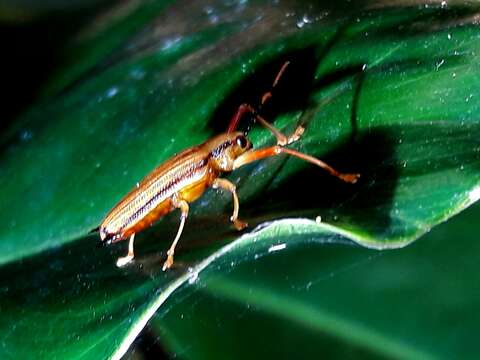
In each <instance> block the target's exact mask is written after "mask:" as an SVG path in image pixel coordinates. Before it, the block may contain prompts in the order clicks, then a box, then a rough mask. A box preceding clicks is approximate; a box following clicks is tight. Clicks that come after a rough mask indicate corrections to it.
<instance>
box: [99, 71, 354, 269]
mask: <svg viewBox="0 0 480 360" xmlns="http://www.w3.org/2000/svg"><path fill="white" fill-rule="evenodd" d="M287 65H288V62H287V63H285V64H284V65H283V66H282V68H281V69H280V72H279V73H278V75H277V76H276V78H275V81H274V82H273V86H272V88H273V87H275V86H276V85H277V82H278V81H279V79H280V77H281V76H282V74H283V72H284V71H285V68H286V67H287ZM270 97H271V92H267V93H265V94H264V95H263V97H262V100H261V105H263V104H264V103H265V102H266V101H267V100H268V99H269V98H270ZM248 112H249V113H252V114H253V115H254V116H255V119H256V120H257V121H258V122H259V123H260V124H261V125H263V126H264V127H265V128H267V129H268V130H269V131H270V132H271V133H272V134H273V135H274V136H275V137H276V139H277V145H275V146H270V147H266V148H262V149H258V150H253V149H252V143H251V142H250V140H249V139H247V137H246V136H245V134H244V133H242V132H239V131H236V128H237V126H238V123H239V121H240V119H241V117H242V116H243V115H244V114H245V113H248ZM303 131H304V128H303V127H301V126H299V127H298V128H297V129H296V130H295V132H294V133H293V134H292V135H291V136H288V137H287V136H285V135H283V134H282V133H281V132H280V131H278V130H277V129H276V128H275V127H273V126H272V125H271V124H270V123H268V122H267V121H266V120H265V119H263V118H262V117H261V116H260V115H259V114H258V113H257V111H256V110H255V109H254V108H253V107H252V106H250V105H248V104H242V105H240V107H239V108H238V110H237V112H236V113H235V115H234V116H233V118H232V120H231V121H230V125H229V127H228V130H227V132H225V133H223V134H220V135H217V136H215V137H213V138H212V139H209V140H207V141H206V142H204V143H203V144H201V145H198V146H194V147H191V148H189V149H186V150H184V151H183V152H181V153H180V154H178V155H176V156H174V157H173V158H171V159H170V160H167V161H166V162H164V163H163V164H161V165H160V166H159V167H157V168H156V169H154V170H153V171H152V172H151V173H150V174H149V175H147V177H145V178H144V179H143V180H142V181H141V182H140V183H139V184H138V185H137V187H135V188H134V189H133V190H132V191H130V192H129V193H128V194H127V195H126V196H125V197H124V198H123V199H122V200H120V202H119V203H118V204H117V205H115V207H114V208H113V209H112V210H111V211H110V212H109V213H108V215H107V216H106V217H105V219H104V220H103V222H102V224H101V225H100V227H99V231H100V238H101V240H102V241H105V242H106V243H107V244H110V243H114V242H117V241H120V240H124V239H127V238H130V241H129V245H128V254H127V256H125V257H121V258H119V259H118V260H117V266H119V267H120V266H124V265H125V264H127V263H129V262H130V261H131V260H132V259H133V257H134V251H133V241H134V237H135V234H136V233H138V232H139V231H142V230H143V229H145V228H147V227H149V226H151V225H152V224H153V223H154V222H155V221H156V220H158V219H159V218H160V217H162V216H163V215H165V214H167V213H169V212H171V211H173V210H175V209H180V211H181V215H180V226H179V228H178V231H177V235H176V236H175V239H174V240H173V243H172V245H171V246H170V249H169V250H168V251H167V260H166V261H165V263H164V265H163V270H166V269H168V268H170V267H171V266H172V264H173V255H174V252H175V246H176V245H177V242H178V240H179V239H180V236H181V234H182V231H183V226H184V224H185V220H186V219H187V216H188V209H189V206H188V204H189V203H191V202H192V201H195V200H196V199H198V198H199V197H200V196H201V195H202V194H203V192H204V191H205V190H206V189H207V188H208V187H213V188H222V189H224V190H226V191H229V192H230V193H232V195H233V215H232V216H231V218H230V220H231V221H232V222H233V225H234V226H235V228H237V229H238V230H242V229H243V228H245V227H246V226H247V224H246V223H245V222H243V221H241V220H239V219H238V209H239V204H238V197H237V193H236V189H235V185H234V184H232V183H231V182H230V181H228V180H226V179H222V178H220V175H221V174H222V173H228V172H231V171H233V170H235V169H238V168H239V167H241V166H243V165H245V164H249V163H251V162H253V161H256V160H259V159H263V158H267V157H270V156H275V155H279V154H282V153H285V154H289V155H292V156H295V157H297V158H300V159H302V160H305V161H308V162H311V163H312V164H315V165H317V166H320V167H321V168H323V169H325V170H327V171H328V172H329V173H330V174H332V175H334V176H336V177H338V178H340V179H342V180H343V181H346V182H349V183H355V182H356V181H357V179H358V177H359V174H342V173H339V172H338V171H337V170H335V169H333V168H332V167H330V166H329V165H327V164H326V163H324V162H322V161H321V160H319V159H316V158H314V157H312V156H309V155H306V154H303V153H300V152H298V151H295V150H292V149H289V148H287V147H285V146H286V145H288V144H291V143H292V142H294V141H296V140H298V139H299V138H300V136H301V135H302V133H303Z"/></svg>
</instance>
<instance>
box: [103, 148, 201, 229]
mask: <svg viewBox="0 0 480 360" xmlns="http://www.w3.org/2000/svg"><path fill="white" fill-rule="evenodd" d="M196 150H197V149H196V148H191V149H188V150H186V151H184V152H182V153H180V154H179V155H177V156H175V157H173V158H172V159H170V160H168V161H166V162H165V163H163V164H162V165H160V166H159V167H157V168H156V169H155V170H153V172H152V173H151V174H150V175H148V176H147V177H146V178H144V179H143V180H142V181H141V182H140V183H139V184H138V185H137V187H135V188H134V189H133V190H132V191H130V193H128V194H127V195H126V196H125V197H124V198H123V199H122V200H120V202H119V203H118V204H117V205H116V206H115V207H114V208H113V209H112V210H111V212H110V213H109V214H108V215H107V216H106V218H105V220H104V221H103V222H102V225H101V226H100V230H101V231H102V229H103V231H105V232H106V233H107V234H115V235H121V237H122V238H125V237H126V236H128V234H130V233H133V232H137V231H139V230H141V229H143V228H145V227H147V226H149V225H150V224H152V223H153V222H155V220H157V219H158V218H160V217H161V216H162V215H165V214H166V213H168V212H170V211H171V210H172V205H171V201H170V198H171V197H172V196H173V195H174V194H175V193H178V192H179V191H180V190H182V189H185V188H186V187H188V186H189V185H192V184H195V183H198V182H202V181H204V179H205V178H206V176H208V171H207V165H208V157H207V156H199V154H198V151H196ZM167 200H168V201H167ZM157 208H158V209H157ZM157 210H158V211H157ZM137 228H138V229H137ZM140 228H141V229H140ZM133 229H135V231H132V230H133Z"/></svg>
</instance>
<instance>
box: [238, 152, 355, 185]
mask: <svg viewBox="0 0 480 360" xmlns="http://www.w3.org/2000/svg"><path fill="white" fill-rule="evenodd" d="M282 153H285V154H288V155H292V156H295V157H297V158H299V159H302V160H305V161H308V162H310V163H312V164H314V165H317V166H319V167H321V168H322V169H325V170H326V171H328V172H329V173H330V174H331V175H333V176H336V177H338V178H339V179H341V180H343V181H345V182H348V183H352V184H353V183H355V182H357V180H358V178H359V177H360V174H343V173H340V172H338V171H337V170H335V169H334V168H332V167H331V166H330V165H328V164H326V163H324V162H323V161H321V160H319V159H317V158H315V157H313V156H310V155H307V154H304V153H301V152H298V151H296V150H292V149H289V148H286V147H283V146H278V145H277V146H271V147H267V148H263V149H258V150H250V151H247V152H246V153H243V154H242V155H240V156H239V157H238V158H236V159H235V161H234V163H233V169H238V168H239V167H241V166H243V165H245V164H248V163H251V162H253V161H256V160H260V159H264V158H267V157H271V156H275V155H279V154H282Z"/></svg>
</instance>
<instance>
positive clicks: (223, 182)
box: [212, 178, 248, 230]
mask: <svg viewBox="0 0 480 360" xmlns="http://www.w3.org/2000/svg"><path fill="white" fill-rule="evenodd" d="M212 187H213V188H214V189H217V188H222V189H224V190H227V191H229V192H231V193H232V195H233V215H232V216H231V217H230V221H231V222H233V225H234V226H235V228H236V229H237V230H242V229H244V228H246V227H247V226H248V224H247V223H246V222H243V221H241V220H238V209H239V204H238V196H237V190H236V187H235V185H234V184H232V183H231V182H230V181H228V180H227V179H220V178H217V179H215V180H214V181H213V184H212Z"/></svg>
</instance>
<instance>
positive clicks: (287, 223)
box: [0, 2, 480, 358]
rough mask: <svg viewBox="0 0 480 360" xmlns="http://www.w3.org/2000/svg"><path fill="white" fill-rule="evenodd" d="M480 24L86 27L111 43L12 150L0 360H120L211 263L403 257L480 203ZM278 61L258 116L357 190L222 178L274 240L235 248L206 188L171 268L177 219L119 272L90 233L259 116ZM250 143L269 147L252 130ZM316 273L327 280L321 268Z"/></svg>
mask: <svg viewBox="0 0 480 360" xmlns="http://www.w3.org/2000/svg"><path fill="white" fill-rule="evenodd" d="M473 13H474V9H473V10H472V9H468V8H465V9H463V8H454V9H441V8H438V9H431V8H427V9H425V8H419V9H414V8H405V9H378V10H371V11H368V12H358V13H357V12H354V13H353V15H352V14H350V13H347V15H345V13H343V12H336V11H334V10H331V11H330V10H328V11H327V10H326V9H324V8H322V7H319V8H317V7H313V6H308V5H307V4H293V5H292V4H288V5H282V4H280V5H278V4H277V5H275V4H274V5H272V4H269V3H263V2H260V3H255V4H224V3H215V4H213V5H209V6H207V7H205V5H204V4H201V3H198V5H195V6H194V7H193V8H190V7H185V6H184V5H183V4H174V5H170V6H168V5H165V3H163V2H160V3H158V4H157V3H155V5H152V4H145V5H143V4H142V5H138V7H135V11H131V12H130V13H129V15H126V16H124V17H122V18H121V19H122V20H118V17H114V20H115V21H114V20H111V22H110V23H108V21H107V25H105V26H107V28H106V29H105V28H104V29H102V32H100V31H99V30H98V28H97V29H96V28H95V26H94V25H95V24H93V25H92V28H90V29H85V31H86V32H87V33H88V31H87V30H90V31H93V32H95V30H97V31H99V34H107V35H108V34H110V35H108V36H105V37H102V36H97V37H96V36H92V37H87V38H84V39H83V40H82V41H84V42H83V45H82V46H80V47H79V48H78V49H77V51H78V52H70V54H71V56H70V57H68V56H67V57H66V59H67V60H66V63H65V64H64V65H63V66H61V67H59V69H58V72H57V73H56V74H55V76H54V77H53V78H52V80H51V82H50V83H48V84H46V90H45V92H44V99H43V100H42V102H41V103H39V104H37V105H36V106H35V107H33V108H32V109H30V110H29V111H28V112H27V113H26V114H25V115H24V116H23V117H22V118H21V119H19V120H18V121H17V122H16V123H15V125H14V126H13V127H12V128H10V130H9V131H8V132H7V133H5V134H3V135H2V137H1V138H0V143H1V145H2V150H3V151H2V156H1V158H0V164H1V166H0V175H1V176H0V188H1V189H2V200H3V201H2V203H1V204H0V208H1V211H2V216H1V217H0V238H1V239H2V242H0V263H2V264H4V265H3V267H2V271H3V277H2V279H3V280H0V292H1V294H2V296H1V300H0V309H1V316H0V330H2V332H3V333H4V334H6V335H5V339H6V340H4V342H3V347H2V350H0V355H1V357H2V358H8V357H12V356H14V357H15V358H28V357H31V349H32V346H35V349H38V350H37V352H38V355H40V356H42V357H48V358H55V357H57V358H66V357H69V358H70V357H71V358H98V357H99V356H101V357H116V358H118V357H120V356H122V355H123V354H124V353H125V351H126V350H127V348H128V346H129V345H130V344H131V342H132V341H133V340H134V338H135V337H136V336H137V335H138V333H139V332H140V331H141V329H142V328H143V326H145V324H146V322H147V321H148V319H150V318H151V316H153V314H154V313H155V311H156V310H157V309H158V308H159V307H160V306H161V305H162V304H163V303H164V301H165V300H166V299H167V298H169V296H170V295H171V294H172V293H173V291H175V290H176V289H177V288H178V287H180V286H182V285H183V284H185V282H188V280H191V279H193V280H194V278H195V276H203V275H199V274H200V273H201V271H203V270H204V269H205V270H207V271H208V272H209V273H212V272H213V273H215V272H223V271H224V269H225V267H226V266H228V267H232V268H233V269H235V267H236V266H235V264H237V263H238V262H242V261H245V260H252V259H255V256H258V255H259V254H262V253H268V249H269V248H271V246H273V245H275V244H278V241H277V240H278V239H282V241H284V242H285V244H288V248H289V249H290V247H291V248H295V249H296V248H298V249H302V248H303V247H308V246H309V244H311V243H312V242H315V241H317V242H324V240H325V237H327V238H332V237H333V239H334V240H333V241H335V242H336V241H337V240H335V239H337V238H338V236H344V237H347V238H349V239H352V240H354V241H356V242H358V243H360V244H362V245H366V246H369V247H375V248H392V247H400V246H404V245H406V244H407V243H409V242H411V241H413V240H415V239H417V238H418V237H419V236H420V235H422V234H423V233H425V232H427V231H429V229H430V228H432V227H433V226H435V225H437V224H438V223H440V222H442V221H444V220H446V219H448V218H449V217H451V216H452V215H454V214H456V213H457V212H459V211H461V210H463V209H464V208H466V207H467V206H469V205H470V204H472V203H473V202H475V201H476V200H478V198H479V197H480V194H479V189H480V187H479V183H480V181H479V180H480V175H479V174H480V172H479V171H478V170H479V165H480V142H479V140H478V134H479V130H480V122H479V118H478V116H477V113H478V110H479V107H480V97H479V94H478V91H477V89H478V88H479V85H480V78H479V77H478V76H477V74H478V70H479V69H478V67H479V65H478V61H477V59H476V54H477V52H478V50H479V49H478V47H479V46H480V45H478V41H477V38H478V36H479V30H478V27H477V26H476V25H474V24H472V23H471V21H470V19H471V16H472V14H473ZM340 14H342V15H340ZM107 20H108V17H107ZM139 24H140V25H141V26H140V25H139ZM109 26H110V27H109ZM117 27H120V28H121V29H123V30H124V31H120V32H118V38H117V37H115V36H114V35H113V34H115V33H117V32H115V31H114V29H116V28H117ZM89 45H90V46H89ZM92 49H93V50H92ZM112 49H114V50H113V51H112ZM67 50H68V48H67ZM67 50H66V51H67ZM107 50H108V51H107ZM110 51H111V52H110ZM107 53H109V55H105V54H107ZM72 54H73V55H75V56H73V55H72ZM83 55H85V57H83ZM285 60H289V61H290V65H289V67H288V68H287V71H286V73H285V75H284V76H283V77H282V79H281V80H280V83H279V86H278V88H276V89H275V91H274V92H273V95H274V96H273V98H272V100H271V101H270V102H269V103H268V104H267V105H266V106H265V107H264V108H263V109H262V113H263V114H264V116H265V117H266V118H267V119H271V120H274V121H275V125H276V126H278V127H279V128H281V129H282V130H284V131H285V132H287V133H288V132H290V131H292V130H293V129H294V128H295V126H296V125H297V124H304V125H305V127H306V131H305V134H304V136H303V138H302V139H301V140H300V141H299V142H297V143H296V144H294V145H292V147H294V148H296V149H298V150H300V151H304V152H306V153H309V154H312V155H315V156H318V157H321V158H322V159H324V160H326V161H327V162H328V163H330V164H331V165H332V166H334V167H336V168H338V169H340V170H342V171H345V172H360V173H361V174H362V177H361V180H360V181H359V183H358V184H355V185H350V184H343V183H342V182H340V181H339V180H338V179H336V178H333V177H330V176H329V175H327V174H326V173H325V172H324V171H322V170H321V169H318V168H315V167H313V166H311V165H309V164H304V163H302V162H301V161H299V160H296V159H287V158H286V157H278V158H274V159H269V160H266V161H263V162H259V163H257V164H252V165H250V166H246V167H245V168H242V169H240V170H238V171H237V172H235V173H233V174H231V175H229V176H228V177H229V179H231V180H232V181H233V182H235V183H236V184H237V187H238V189H239V197H240V202H241V209H240V214H241V217H242V218H243V219H245V220H247V221H248V222H249V223H250V225H251V227H250V228H251V229H253V228H255V227H256V226H257V225H261V226H263V227H265V228H264V229H263V230H258V231H255V232H251V233H250V232H248V231H247V232H246V234H244V235H242V236H240V235H239V234H238V233H236V232H235V231H233V230H232V229H231V226H230V225H229V223H228V217H229V215H230V212H231V207H232V205H231V199H230V196H228V194H222V193H216V192H213V191H208V192H207V193H206V194H205V195H204V196H203V197H202V198H201V199H200V200H199V201H197V202H196V203H194V204H192V208H191V210H192V211H191V213H190V216H189V219H188V222H187V226H186V229H185V232H184V234H183V236H182V239H181V243H180V247H179V248H178V250H177V253H176V262H177V264H178V266H179V268H178V269H176V270H173V271H169V272H167V273H163V272H162V271H161V269H160V265H161V262H162V261H163V260H164V256H165V253H164V250H165V249H166V248H167V247H168V245H169V243H170V241H171V240H172V239H173V236H174V234H175V232H176V230H177V227H178V215H177V214H175V213H174V214H171V215H168V216H166V217H165V218H164V219H162V220H161V221H160V222H159V224H158V225H157V226H155V227H153V228H152V229H151V230H149V231H146V232H144V233H142V234H139V235H138V236H137V242H136V255H137V260H136V262H135V263H134V264H132V265H131V266H128V267H127V268H125V269H117V268H116V267H115V259H116V257H118V256H121V255H123V253H124V252H125V247H124V246H122V245H123V244H119V246H115V247H112V248H110V249H95V244H96V243H98V237H97V236H89V235H86V234H87V233H88V232H89V230H91V229H92V228H94V227H96V226H97V225H98V224H99V222H100V221H101V219H102V218H103V216H105V214H106V213H107V212H108V210H109V209H110V208H111V207H112V206H113V205H114V204H115V203H116V201H118V200H119V198H120V197H121V196H122V195H123V194H124V193H126V192H127V191H128V190H129V189H130V188H132V187H133V186H134V185H135V183H136V182H137V181H139V180H140V179H141V178H142V177H143V176H144V175H145V174H147V173H148V172H149V171H151V170H152V169H153V168H154V167H155V166H156V165H157V164H159V163H161V162H162V161H164V160H166V159H167V158H169V157H170V156H171V155H172V154H173V153H175V152H178V151H181V150H182V149H184V148H186V147H189V146H192V145H194V144H197V143H200V142H202V141H205V140H206V139H208V138H209V137H210V136H212V135H213V134H216V133H219V132H220V131H224V129H225V128H226V127H227V124H228V121H229V119H230V117H231V116H232V114H233V113H234V112H235V111H236V108H237V107H238V106H239V104H241V103H242V102H245V101H247V102H252V103H258V99H259V98H260V96H261V95H262V94H263V92H264V91H267V90H268V89H269V87H270V86H271V83H272V81H273V79H274V78H275V75H276V73H277V72H278V69H279V67H280V65H281V64H282V63H283V62H284V61H285ZM53 94H55V95H54V96H53ZM250 137H251V139H252V141H253V142H254V144H255V146H256V147H261V146H264V145H267V144H272V143H273V141H272V136H271V135H270V134H269V133H268V132H267V131H265V130H264V129H259V128H258V127H256V128H254V129H253V130H252V132H251V134H250ZM317 217H318V218H317ZM294 218H295V219H294ZM316 218H317V219H318V220H320V218H321V221H322V222H320V223H318V222H315V221H314V220H313V219H316ZM279 219H283V220H279ZM270 221H273V223H271V224H270V225H268V222H270ZM267 225H268V226H267ZM250 231H252V230H250ZM334 234H335V235H334ZM247 247H248V248H247ZM274 249H275V248H274ZM295 251H296V250H295ZM339 251H343V250H339ZM365 251H367V250H365ZM287 253H290V250H289V251H287ZM333 253H335V251H334V252H333ZM365 253H366V252H365ZM332 256H334V257H335V254H332ZM305 261H306V264H307V265H306V266H308V268H309V269H310V271H312V272H315V269H316V268H317V266H318V261H317V260H316V259H313V258H310V260H308V261H307V260H305ZM232 262H233V265H232ZM222 264H223V265H222ZM188 269H190V270H188ZM274 273H275V272H274ZM219 286H220V287H221V285H219ZM239 286H248V285H245V284H243V283H242V284H240V285H239ZM227 290H228V289H227ZM224 292H226V290H225V291H224Z"/></svg>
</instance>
